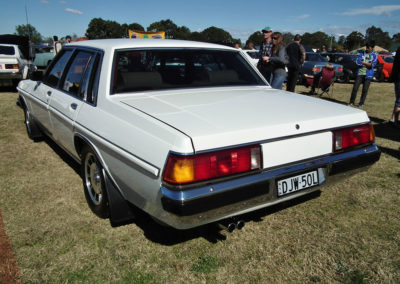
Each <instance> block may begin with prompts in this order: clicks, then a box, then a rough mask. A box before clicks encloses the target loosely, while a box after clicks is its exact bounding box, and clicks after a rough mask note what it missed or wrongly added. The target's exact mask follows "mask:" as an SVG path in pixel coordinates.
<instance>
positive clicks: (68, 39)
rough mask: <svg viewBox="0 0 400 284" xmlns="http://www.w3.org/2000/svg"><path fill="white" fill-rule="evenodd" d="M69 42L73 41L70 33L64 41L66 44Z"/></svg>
mask: <svg viewBox="0 0 400 284" xmlns="http://www.w3.org/2000/svg"><path fill="white" fill-rule="evenodd" d="M68 43H71V36H70V35H67V36H66V37H65V42H64V44H68Z"/></svg>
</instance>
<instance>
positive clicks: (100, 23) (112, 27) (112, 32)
mask: <svg viewBox="0 0 400 284" xmlns="http://www.w3.org/2000/svg"><path fill="white" fill-rule="evenodd" d="M125 32H126V31H125V30H124V29H123V28H122V26H121V25H120V24H118V23H117V22H115V21H105V20H103V19H102V18H94V19H92V20H91V21H90V23H89V25H88V28H87V30H86V34H85V35H86V36H87V37H88V38H89V39H102V38H122V37H126V36H127V35H126V33H125Z"/></svg>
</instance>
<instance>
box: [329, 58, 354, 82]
mask: <svg viewBox="0 0 400 284" xmlns="http://www.w3.org/2000/svg"><path fill="white" fill-rule="evenodd" d="M328 56H329V59H328V60H329V62H331V63H336V64H340V65H343V76H341V77H338V78H337V81H338V82H339V83H348V82H349V81H350V80H352V79H355V78H356V76H357V69H358V68H359V67H358V66H357V63H356V61H357V55H355V54H348V53H329V54H328Z"/></svg>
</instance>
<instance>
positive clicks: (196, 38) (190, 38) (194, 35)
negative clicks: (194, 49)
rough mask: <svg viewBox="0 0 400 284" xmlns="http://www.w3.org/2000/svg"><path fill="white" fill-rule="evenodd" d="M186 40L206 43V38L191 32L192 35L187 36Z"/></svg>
mask: <svg viewBox="0 0 400 284" xmlns="http://www.w3.org/2000/svg"><path fill="white" fill-rule="evenodd" d="M188 40H194V41H202V42H206V41H207V38H206V37H205V35H203V34H202V33H199V32H193V33H191V34H190V35H189V38H188Z"/></svg>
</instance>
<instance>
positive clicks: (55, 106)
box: [49, 49, 97, 155]
mask: <svg viewBox="0 0 400 284" xmlns="http://www.w3.org/2000/svg"><path fill="white" fill-rule="evenodd" d="M96 56H97V53H96V52H94V51H90V50H84V49H82V50H80V49H76V50H75V52H74V54H73V56H72V58H71V60H70V62H69V63H68V65H67V66H66V69H65V71H64V74H63V77H62V79H61V82H60V84H59V88H58V89H57V90H55V91H54V92H53V94H52V95H51V100H50V104H49V115H50V119H51V123H52V129H53V137H54V138H55V140H56V141H57V142H58V144H59V145H60V146H62V147H63V148H64V149H65V150H67V151H68V152H70V153H71V154H74V155H76V152H75V147H74V126H75V119H76V117H77V115H78V113H79V111H80V109H81V107H82V104H84V103H85V99H86V96H87V89H88V84H89V80H90V78H91V73H92V70H93V65H94V63H95V61H96Z"/></svg>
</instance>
